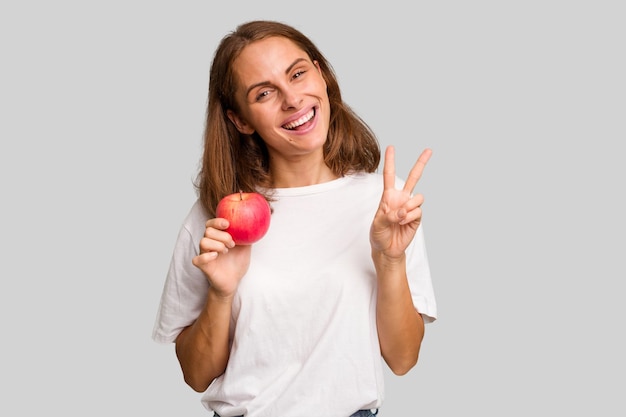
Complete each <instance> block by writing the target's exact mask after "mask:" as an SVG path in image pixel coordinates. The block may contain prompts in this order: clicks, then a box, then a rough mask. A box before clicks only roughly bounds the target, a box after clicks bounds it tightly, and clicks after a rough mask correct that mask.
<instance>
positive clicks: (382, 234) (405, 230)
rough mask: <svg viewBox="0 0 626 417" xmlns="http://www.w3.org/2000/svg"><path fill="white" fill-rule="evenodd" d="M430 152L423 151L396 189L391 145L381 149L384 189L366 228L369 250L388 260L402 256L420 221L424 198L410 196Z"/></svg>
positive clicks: (428, 150)
mask: <svg viewBox="0 0 626 417" xmlns="http://www.w3.org/2000/svg"><path fill="white" fill-rule="evenodd" d="M431 154H432V151H431V150H430V149H425V150H424V151H423V152H422V154H421V155H420V157H419V158H418V159H417V161H416V162H415V165H413V168H412V169H411V172H410V173H409V176H408V178H407V180H406V182H405V184H404V187H403V188H402V190H396V188H395V179H396V169H395V160H394V148H393V146H389V147H387V149H386V150H385V161H384V166H383V181H384V190H383V195H382V197H381V199H380V205H379V206H378V210H377V211H376V215H375V216H374V221H373V222H372V226H371V229H370V244H371V245H372V251H375V252H378V253H380V254H382V255H384V256H386V257H388V258H399V257H402V256H404V252H405V250H406V248H407V247H408V246H409V243H411V240H412V239H413V237H414V236H415V232H416V231H417V228H418V227H419V225H420V222H421V220H422V208H421V206H422V203H423V202H424V196H423V195H421V194H415V195H412V193H413V189H414V188H415V186H416V185H417V182H418V181H419V179H420V178H421V176H422V172H423V171H424V167H425V166H426V163H427V162H428V160H429V159H430V156H431Z"/></svg>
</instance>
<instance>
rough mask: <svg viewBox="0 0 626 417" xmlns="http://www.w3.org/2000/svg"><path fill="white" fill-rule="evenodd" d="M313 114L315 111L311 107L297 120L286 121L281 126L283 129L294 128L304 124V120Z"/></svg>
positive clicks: (306, 120) (307, 119) (310, 117)
mask: <svg viewBox="0 0 626 417" xmlns="http://www.w3.org/2000/svg"><path fill="white" fill-rule="evenodd" d="M314 114H315V111H314V110H313V109H311V111H310V112H308V113H307V114H305V115H304V116H302V117H301V118H299V119H298V120H295V121H293V122H291V123H287V124H286V125H284V126H283V127H284V128H285V129H295V128H296V127H298V126H301V125H303V124H305V123H306V122H308V121H309V120H311V119H312V118H313V115H314Z"/></svg>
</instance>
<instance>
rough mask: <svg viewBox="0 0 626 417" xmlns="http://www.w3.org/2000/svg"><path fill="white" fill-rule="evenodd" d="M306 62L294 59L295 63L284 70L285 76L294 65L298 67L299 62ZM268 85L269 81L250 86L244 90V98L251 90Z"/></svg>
mask: <svg viewBox="0 0 626 417" xmlns="http://www.w3.org/2000/svg"><path fill="white" fill-rule="evenodd" d="M306 60H307V59H306V58H298V59H296V60H295V61H293V62H292V63H291V65H289V66H288V67H287V69H286V70H285V75H287V74H289V72H291V70H292V69H293V67H295V66H296V65H298V64H299V63H300V62H302V61H306ZM270 84H271V83H270V82H269V81H261V82H260V83H256V84H252V85H251V86H250V87H248V88H247V89H246V97H248V95H249V94H250V92H251V91H252V90H254V89H255V88H257V87H262V86H265V85H270Z"/></svg>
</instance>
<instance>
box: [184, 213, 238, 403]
mask: <svg viewBox="0 0 626 417" xmlns="http://www.w3.org/2000/svg"><path fill="white" fill-rule="evenodd" d="M227 227H228V221H226V220H225V219H220V218H217V219H211V220H209V221H208V222H207V224H206V231H205V236H204V238H203V239H202V240H201V241H200V254H199V255H198V256H196V257H195V258H193V264H194V265H195V266H196V267H197V268H199V269H200V270H202V272H204V274H205V275H206V277H207V279H208V280H209V283H210V286H209V290H208V293H207V300H206V303H205V305H204V308H203V309H202V312H201V313H200V315H199V316H198V318H197V319H196V321H195V322H194V323H193V324H192V325H190V326H188V327H186V328H185V329H183V331H182V332H181V333H180V334H179V335H178V337H177V338H176V356H177V358H178V361H179V363H180V366H181V369H182V371H183V376H184V378H185V382H186V383H187V384H188V385H189V386H190V387H191V388H193V389H194V390H195V391H198V392H202V391H204V390H206V389H207V387H208V386H209V384H211V382H212V381H213V380H214V379H215V378H217V377H218V376H220V375H221V374H222V373H224V370H225V369H226V365H227V363H228V358H229V356H230V343H229V331H230V317H231V309H232V302H233V297H234V294H235V292H236V290H237V286H238V284H239V281H240V280H241V278H242V277H243V275H244V274H245V272H246V271H247V269H248V265H249V263H250V246H237V247H235V243H234V242H233V241H232V238H231V236H230V235H229V234H228V233H226V232H224V231H223V230H224V229H226V228H227Z"/></svg>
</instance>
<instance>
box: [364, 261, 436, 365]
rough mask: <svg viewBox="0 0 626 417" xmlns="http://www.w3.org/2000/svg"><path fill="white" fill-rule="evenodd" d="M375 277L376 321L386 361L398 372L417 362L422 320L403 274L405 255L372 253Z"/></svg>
mask: <svg viewBox="0 0 626 417" xmlns="http://www.w3.org/2000/svg"><path fill="white" fill-rule="evenodd" d="M372 258H373V260H374V266H375V268H376V275H377V279H378V298H377V307H376V321H377V326H378V338H379V340H380V347H381V352H382V355H383V358H384V359H385V362H386V363H387V364H388V365H389V368H390V369H391V370H392V371H393V372H394V373H395V374H398V375H402V374H405V373H407V372H408V371H409V370H410V369H411V368H412V367H413V366H415V364H416V363H417V360H418V356H419V351H420V346H421V342H422V339H423V337H424V322H423V320H422V317H421V315H420V314H419V313H418V312H417V310H416V309H415V307H414V305H413V300H412V298H411V292H410V289H409V284H408V281H407V277H406V258H405V257H404V256H402V257H401V258H397V259H396V258H394V259H390V258H387V257H385V256H384V255H382V254H379V253H375V252H373V253H372Z"/></svg>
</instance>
